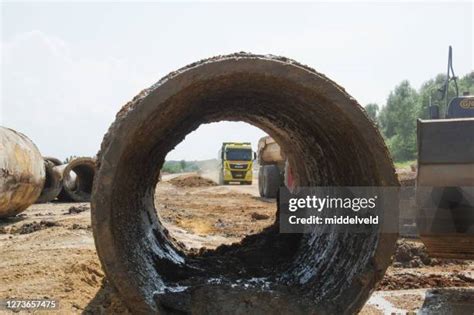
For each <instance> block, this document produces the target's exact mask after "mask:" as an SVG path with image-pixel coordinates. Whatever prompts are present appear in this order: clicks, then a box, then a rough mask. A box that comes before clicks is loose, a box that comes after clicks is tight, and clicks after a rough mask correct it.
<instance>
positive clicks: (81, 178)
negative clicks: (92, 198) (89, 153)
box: [68, 164, 95, 194]
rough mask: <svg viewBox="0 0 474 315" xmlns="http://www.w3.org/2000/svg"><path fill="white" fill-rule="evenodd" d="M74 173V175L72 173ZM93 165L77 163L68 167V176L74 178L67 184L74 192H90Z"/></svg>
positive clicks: (92, 179)
mask: <svg viewBox="0 0 474 315" xmlns="http://www.w3.org/2000/svg"><path fill="white" fill-rule="evenodd" d="M73 174H75V175H73ZM94 174H95V170H94V167H93V166H91V165H88V164H79V165H76V166H74V167H72V168H71V169H70V172H69V174H68V177H69V178H70V179H74V177H75V180H74V181H73V183H70V184H69V186H68V187H69V188H70V189H71V190H72V191H74V192H82V193H86V194H91V193H92V183H93V182H94Z"/></svg>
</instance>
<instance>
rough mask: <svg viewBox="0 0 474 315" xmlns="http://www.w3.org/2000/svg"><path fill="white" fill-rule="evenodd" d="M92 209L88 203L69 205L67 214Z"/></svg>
mask: <svg viewBox="0 0 474 315" xmlns="http://www.w3.org/2000/svg"><path fill="white" fill-rule="evenodd" d="M87 210H90V208H89V206H88V205H86V204H83V205H78V206H72V207H69V209H68V212H67V213H65V214H77V213H81V212H84V211H87Z"/></svg>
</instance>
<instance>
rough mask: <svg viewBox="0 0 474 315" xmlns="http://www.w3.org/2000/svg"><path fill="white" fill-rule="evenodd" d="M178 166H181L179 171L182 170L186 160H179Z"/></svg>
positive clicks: (184, 167)
mask: <svg viewBox="0 0 474 315" xmlns="http://www.w3.org/2000/svg"><path fill="white" fill-rule="evenodd" d="M179 166H180V167H181V171H182V172H184V170H185V169H186V161H185V160H181V161H179Z"/></svg>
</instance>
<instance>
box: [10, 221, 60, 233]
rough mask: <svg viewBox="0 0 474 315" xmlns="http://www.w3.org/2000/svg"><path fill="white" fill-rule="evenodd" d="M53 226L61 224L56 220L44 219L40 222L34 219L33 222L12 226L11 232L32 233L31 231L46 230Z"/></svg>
mask: <svg viewBox="0 0 474 315" xmlns="http://www.w3.org/2000/svg"><path fill="white" fill-rule="evenodd" d="M53 226H61V224H59V223H58V222H55V221H46V220H42V221H40V222H39V223H38V222H36V221H33V222H31V223H25V224H23V225H22V226H20V227H19V228H12V229H11V230H10V233H11V234H30V233H33V232H36V231H40V230H44V229H47V228H50V227H53Z"/></svg>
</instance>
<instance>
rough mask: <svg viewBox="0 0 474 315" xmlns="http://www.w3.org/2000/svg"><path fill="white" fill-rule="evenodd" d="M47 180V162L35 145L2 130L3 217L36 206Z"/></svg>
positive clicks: (0, 181)
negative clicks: (45, 164) (35, 203)
mask: <svg viewBox="0 0 474 315" xmlns="http://www.w3.org/2000/svg"><path fill="white" fill-rule="evenodd" d="M44 181H45V169H44V161H43V157H42V156H41V154H40V152H39V150H38V148H37V147H36V146H35V144H34V143H33V142H32V141H31V140H30V139H29V138H28V137H26V136H25V135H23V134H21V133H19V132H17V131H15V130H12V129H9V128H5V127H0V218H3V217H10V216H15V215H17V214H18V213H20V212H22V211H24V210H25V209H26V208H28V207H29V206H30V205H31V204H33V203H34V202H35V201H36V200H37V199H38V197H39V195H40V193H41V190H42V189H43V185H44Z"/></svg>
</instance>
